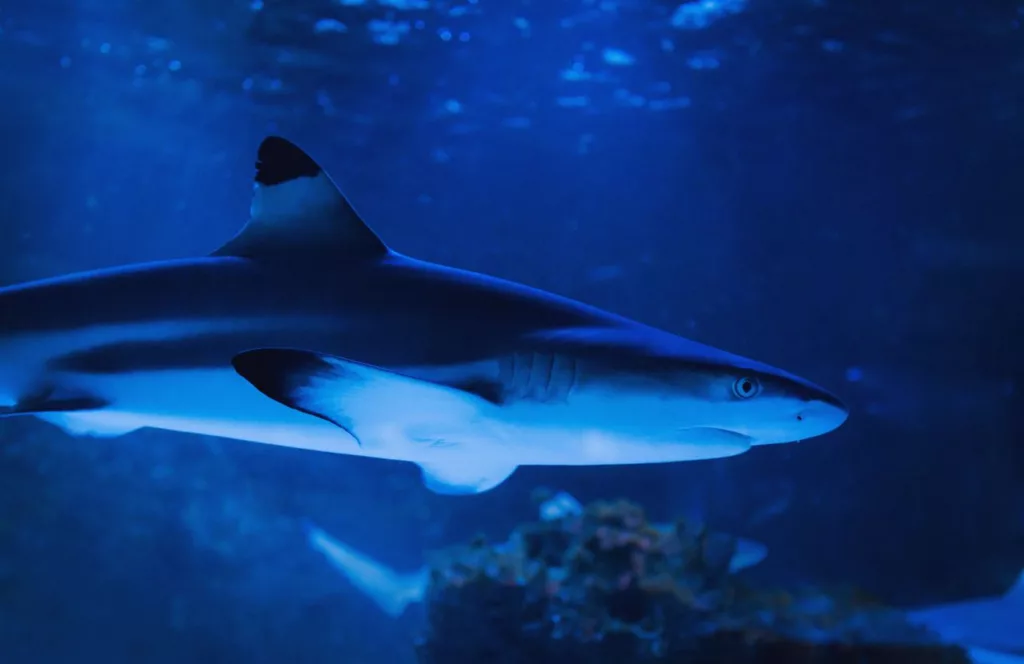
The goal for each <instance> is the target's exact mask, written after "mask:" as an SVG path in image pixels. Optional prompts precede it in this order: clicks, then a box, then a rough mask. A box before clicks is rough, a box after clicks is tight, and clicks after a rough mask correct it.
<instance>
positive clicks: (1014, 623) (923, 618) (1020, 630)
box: [907, 570, 1024, 664]
mask: <svg viewBox="0 0 1024 664" xmlns="http://www.w3.org/2000/svg"><path fill="white" fill-rule="evenodd" d="M907 617H908V619H909V620H910V621H911V622H914V623H915V624H918V625H922V626H924V627H927V628H929V629H930V630H932V631H933V632H934V633H936V634H937V635H938V636H939V637H940V638H941V639H942V640H943V641H945V642H947V643H952V644H955V645H959V646H961V647H962V648H964V649H965V650H966V651H967V654H968V656H969V657H970V659H971V661H972V662H974V664H1024V570H1021V571H1020V573H1019V574H1018V575H1017V578H1016V580H1015V582H1014V583H1013V585H1012V586H1011V587H1010V588H1009V590H1007V591H1006V592H1005V593H1004V594H1003V595H1001V596H997V597H981V598H974V599H967V600H961V601H956V602H948V603H945V604H936V605H932V606H925V607H917V608H914V609H911V610H909V611H908V612H907Z"/></svg>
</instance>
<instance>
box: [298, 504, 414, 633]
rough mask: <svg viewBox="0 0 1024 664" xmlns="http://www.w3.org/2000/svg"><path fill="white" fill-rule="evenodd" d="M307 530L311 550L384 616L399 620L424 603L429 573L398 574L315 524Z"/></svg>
mask: <svg viewBox="0 0 1024 664" xmlns="http://www.w3.org/2000/svg"><path fill="white" fill-rule="evenodd" d="M304 526H305V530H306V538H307V541H308V542H309V545H310V547H311V548H312V549H314V550H315V551H319V552H320V553H322V554H323V555H324V557H326V558H327V560H328V562H330V563H331V565H332V566H333V567H334V568H335V569H336V570H338V571H339V572H341V574H342V576H344V577H345V578H346V579H347V580H348V582H349V583H351V584H352V585H353V586H355V587H356V588H357V589H358V590H359V591H360V592H361V593H363V595H365V596H366V597H368V598H369V599H371V600H373V602H374V604H376V605H377V606H378V607H379V608H380V609H381V610H382V611H384V613H386V614H388V615H389V616H391V617H393V618H397V617H399V616H401V615H402V614H403V613H405V610H406V609H407V608H408V607H409V605H410V604H415V603H418V602H421V601H423V596H424V594H425V593H426V590H427V585H428V583H429V579H430V577H429V574H428V570H427V569H425V568H424V569H421V570H419V571H417V572H414V573H411V574H403V573H400V572H397V571H395V570H393V569H391V568H389V567H387V566H385V565H384V564H382V563H380V562H379V561H377V560H374V559H373V558H371V557H369V556H368V555H366V554H365V553H361V552H360V551H357V550H355V549H353V548H352V547H350V546H348V545H347V544H345V543H344V542H341V541H339V540H337V539H335V538H333V537H331V536H330V535H328V534H327V533H326V532H324V531H323V530H321V529H320V528H319V527H317V525H316V524H314V523H312V522H309V521H306V522H305V523H304Z"/></svg>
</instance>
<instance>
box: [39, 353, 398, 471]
mask: <svg viewBox="0 0 1024 664" xmlns="http://www.w3.org/2000/svg"><path fill="white" fill-rule="evenodd" d="M76 382H79V383H80V385H81V387H82V389H86V390H88V391H89V392H90V393H93V394H96V395H98V396H100V397H102V398H105V399H106V400H108V401H110V403H111V406H110V407H109V408H106V409H104V410H99V411H89V412H76V413H62V414H47V415H46V416H45V417H44V419H46V420H48V421H50V422H53V423H54V424H56V425H58V426H61V427H62V428H65V429H68V430H69V431H71V432H73V433H78V434H90V433H93V434H96V435H104V434H107V435H109V434H111V433H117V432H121V431H131V430H134V429H139V428H143V427H151V428H155V429H166V430H169V431H180V432H185V433H194V434H200V435H208V436H219V437H222V438H232V439H236V440H244V441H249V442H255V443H266V444H269V445H281V446H284V447H294V448H301V449H309V450H318V451H324V452H334V453H342V454H356V455H360V456H374V457H380V458H389V459H409V454H410V451H409V450H405V449H398V448H394V449H392V448H375V449H373V450H367V449H364V448H361V447H360V446H359V443H358V442H357V441H356V439H355V438H353V437H352V436H351V435H350V434H349V433H348V432H347V431H346V430H345V429H343V428H341V427H339V426H336V425H334V424H333V423H331V422H328V421H326V420H323V419H320V418H318V417H314V416H312V415H309V414H306V413H303V412H301V411H298V410H294V409H291V408H288V407H287V406H284V405H282V404H280V403H278V402H276V401H274V400H273V399H270V398H268V397H266V396H264V395H263V394H261V393H260V392H259V391H258V390H256V388H254V387H253V386H252V385H250V384H249V383H248V382H246V381H245V380H244V379H242V378H241V377H239V376H238V374H236V373H235V372H234V371H233V370H218V369H206V370H191V371H161V372H153V373H137V374H130V375H117V376H89V377H88V378H87V379H86V378H84V377H79V380H78V381H76Z"/></svg>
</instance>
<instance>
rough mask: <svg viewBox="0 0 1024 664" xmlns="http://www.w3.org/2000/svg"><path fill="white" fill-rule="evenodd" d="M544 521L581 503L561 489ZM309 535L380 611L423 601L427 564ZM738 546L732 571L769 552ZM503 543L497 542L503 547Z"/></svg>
mask: <svg viewBox="0 0 1024 664" xmlns="http://www.w3.org/2000/svg"><path fill="white" fill-rule="evenodd" d="M539 510H540V518H541V520H542V521H556V520H559V519H568V518H573V517H575V516H579V515H580V514H581V513H582V506H581V505H580V503H579V502H578V501H577V500H576V498H575V497H573V496H572V495H570V494H568V493H565V492H559V493H557V494H555V495H554V496H552V497H551V498H549V499H548V500H546V501H544V502H543V503H542V504H541V505H540V508H539ZM651 525H652V527H653V528H655V529H656V530H661V531H665V530H669V529H672V528H674V526H670V525H667V524H651ZM305 526H306V537H307V541H308V543H309V546H310V548H312V549H313V550H314V551H317V552H319V553H321V554H323V556H324V557H325V558H326V559H327V561H328V562H329V563H330V564H331V566H332V567H334V569H336V570H337V571H338V572H340V573H341V575H342V576H343V577H345V579H346V580H347V581H348V582H349V583H351V584H352V586H353V587H355V588H356V589H357V590H359V591H360V592H361V593H362V594H363V595H365V596H366V597H368V598H369V599H370V600H372V601H373V603H374V604H376V605H377V606H378V607H379V608H380V609H381V611H383V612H384V613H386V614H388V615H389V616H392V617H394V618H397V617H399V616H401V615H402V614H403V613H405V611H406V609H408V607H409V606H410V605H412V604H417V603H420V602H422V601H423V598H424V595H425V593H426V591H427V587H428V586H429V584H430V570H429V569H428V568H427V567H424V568H422V569H419V570H416V571H414V572H408V573H402V572H398V571H395V570H393V569H391V568H389V567H387V566H386V565H384V564H383V563H381V562H379V561H377V560H374V559H373V558H371V557H370V556H368V555H367V554H365V553H363V552H361V551H359V550H357V549H355V548H353V547H352V546H350V545H348V544H346V543H344V542H342V541H340V540H338V539H335V538H334V537H332V536H331V535H329V534H327V533H326V532H325V531H323V530H321V529H320V528H319V527H318V526H316V524H314V523H311V522H306V524H305ZM732 539H733V540H734V541H735V547H734V548H733V550H732V555H731V557H730V559H729V572H730V573H733V574H735V573H737V572H740V571H741V570H744V569H747V568H748V567H753V566H754V565H757V564H758V563H760V562H761V561H762V560H764V559H765V557H767V555H768V547H766V546H765V545H764V544H761V543H760V542H755V541H754V540H749V539H745V538H742V537H736V538H732ZM500 547H501V545H498V548H500Z"/></svg>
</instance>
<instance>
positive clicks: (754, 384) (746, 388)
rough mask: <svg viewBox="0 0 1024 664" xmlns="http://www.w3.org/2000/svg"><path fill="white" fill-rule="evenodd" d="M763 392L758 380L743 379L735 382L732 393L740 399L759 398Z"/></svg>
mask: <svg viewBox="0 0 1024 664" xmlns="http://www.w3.org/2000/svg"><path fill="white" fill-rule="evenodd" d="M760 391H761V383H760V382H759V381H758V380H757V379H756V378H746V377H741V378H737V379H736V380H735V381H733V384H732V393H733V394H735V395H736V396H737V397H739V398H740V399H749V398H750V397H753V396H757V394H758V392H760Z"/></svg>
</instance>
